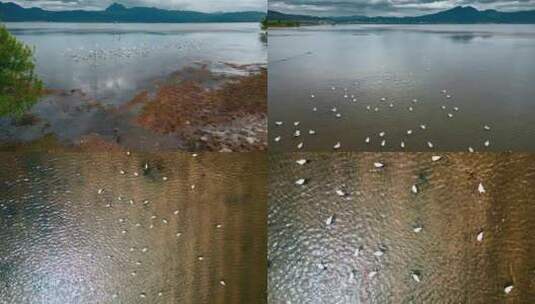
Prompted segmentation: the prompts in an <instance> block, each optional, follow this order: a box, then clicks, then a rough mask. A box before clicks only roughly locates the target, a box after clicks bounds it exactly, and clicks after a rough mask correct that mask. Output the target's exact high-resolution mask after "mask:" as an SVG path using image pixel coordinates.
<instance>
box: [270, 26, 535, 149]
mask: <svg viewBox="0 0 535 304" xmlns="http://www.w3.org/2000/svg"><path fill="white" fill-rule="evenodd" d="M533 58H535V26H533V25H340V26H313V27H303V28H297V29H275V30H270V32H269V79H270V82H269V111H270V112H269V115H270V116H269V118H270V147H271V149H273V150H274V151H294V150H297V145H298V144H299V143H303V147H302V149H304V150H308V151H329V150H332V149H333V147H334V145H336V143H338V142H340V150H368V151H377V150H385V151H399V150H408V151H422V150H424V151H425V150H429V149H430V148H429V144H428V142H430V143H431V145H432V146H433V149H438V150H445V151H468V149H469V147H471V148H472V149H474V150H475V151H481V150H500V151H504V150H514V151H534V150H535V141H533V138H535V128H534V127H533V126H534V125H535V103H534V102H533V100H534V96H535V86H533V79H535V61H534V60H533ZM333 87H334V89H333ZM443 90H445V92H443ZM311 94H314V98H312V97H311ZM345 96H347V98H346V97H345ZM415 99H416V101H413V100H415ZM443 107H444V108H443ZM314 108H316V109H315V111H314ZM409 108H412V111H410V109H409ZM337 114H340V115H339V116H340V117H337ZM450 116H451V117H450ZM276 122H279V123H280V122H282V123H283V124H282V125H281V126H277V125H276V124H275V123H276ZM294 122H299V125H298V126H294ZM421 125H424V127H425V130H424V129H422V127H421ZM485 126H487V127H489V128H490V130H486V129H489V128H486V127H485ZM296 130H299V131H300V132H301V136H298V137H294V136H293V135H294V132H295V131H296ZM309 130H313V131H315V135H309V134H308V132H309ZM409 130H411V131H412V132H410V131H409ZM408 131H409V133H412V134H409V135H408V134H407V132H408ZM381 132H385V134H384V135H383V136H380V135H379V134H380V133H381ZM277 137H280V140H279V142H274V140H275V138H277ZM367 137H369V143H366V138H367ZM382 140H385V142H384V145H383V146H382V145H381V142H382ZM402 141H403V142H404V145H405V148H404V149H403V148H402V147H401V142H402ZM486 141H488V145H486V144H485V142H486Z"/></svg>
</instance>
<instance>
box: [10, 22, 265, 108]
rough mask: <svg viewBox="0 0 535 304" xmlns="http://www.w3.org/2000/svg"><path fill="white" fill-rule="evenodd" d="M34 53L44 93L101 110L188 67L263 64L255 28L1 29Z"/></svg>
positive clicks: (12, 26)
mask: <svg viewBox="0 0 535 304" xmlns="http://www.w3.org/2000/svg"><path fill="white" fill-rule="evenodd" d="M6 27H7V28H8V30H9V31H10V32H11V33H13V34H14V35H15V36H17V37H18V38H19V39H21V40H22V41H24V42H25V43H27V44H28V45H30V46H32V47H35V56H36V63H37V74H38V75H39V77H41V78H42V80H43V81H44V83H45V86H46V87H49V88H54V89H63V90H73V89H81V90H82V91H83V92H85V93H86V94H88V95H89V96H91V97H92V98H94V99H97V100H98V101H100V102H102V103H105V104H120V103H123V102H126V101H128V100H129V99H131V98H132V97H133V96H134V94H135V93H136V92H138V91H140V90H142V89H145V88H146V87H147V84H148V83H149V82H151V81H153V80H155V79H158V78H162V77H164V76H167V75H168V74H169V73H171V72H174V71H177V70H179V69H181V68H183V67H184V66H190V65H192V64H193V63H194V62H206V63H209V64H211V67H212V68H213V69H214V70H220V71H225V70H228V68H227V67H225V65H223V64H222V63H229V62H230V63H235V64H253V63H263V62H265V61H266V45H265V43H263V42H262V41H261V39H260V27H259V25H258V24H256V23H216V24H213V23H211V24H187V23H185V24H135V23H134V24H132V23H118V24H113V23H34V22H24V23H6Z"/></svg>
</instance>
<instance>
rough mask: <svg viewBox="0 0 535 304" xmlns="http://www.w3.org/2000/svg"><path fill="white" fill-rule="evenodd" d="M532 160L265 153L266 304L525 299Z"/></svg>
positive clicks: (531, 280)
mask: <svg viewBox="0 0 535 304" xmlns="http://www.w3.org/2000/svg"><path fill="white" fill-rule="evenodd" d="M433 156H440V158H439V157H435V158H433ZM297 161H299V163H300V164H299V163H297ZM534 164H535V156H533V155H529V154H508V153H503V154H493V153H482V154H480V153H475V154H468V153H459V154H431V153H360V154H359V153H353V154H350V153H323V154H321V153H297V154H275V155H273V156H271V157H270V164H269V176H270V178H269V194H270V196H269V212H268V227H269V228H268V260H269V269H268V273H269V274H268V278H269V279H268V286H269V287H268V298H269V302H271V303H286V302H292V303H297V302H299V303H304V302H310V303H411V302H414V303H423V302H426V303H498V302H507V303H528V302H529V301H530V300H531V299H534V298H535V293H534V289H533V286H534V284H535V262H534V259H533V256H534V255H535V252H534V248H535V238H534V237H533V233H532V231H533V230H534V229H535V223H534V222H533V218H534V217H535V206H534V205H533V203H532V200H533V197H535V190H534V189H535V165H534Z"/></svg>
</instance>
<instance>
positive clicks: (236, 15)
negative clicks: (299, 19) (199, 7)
mask: <svg viewBox="0 0 535 304" xmlns="http://www.w3.org/2000/svg"><path fill="white" fill-rule="evenodd" d="M265 15H266V14H265V13H264V12H230V13H201V12H195V11H173V10H164V9H158V8H154V7H132V8H126V7H125V6H124V5H121V4H117V3H114V4H112V5H110V6H109V7H108V8H107V9H106V10H103V11H84V10H73V11H47V10H43V9H41V8H23V7H21V6H19V5H17V4H15V3H12V2H8V3H2V2H0V20H2V21H9V22H17V21H48V22H151V23H155V22H166V23H172V22H173V23H175V22H176V23H183V22H258V21H260V20H262V19H263V18H264V17H265Z"/></svg>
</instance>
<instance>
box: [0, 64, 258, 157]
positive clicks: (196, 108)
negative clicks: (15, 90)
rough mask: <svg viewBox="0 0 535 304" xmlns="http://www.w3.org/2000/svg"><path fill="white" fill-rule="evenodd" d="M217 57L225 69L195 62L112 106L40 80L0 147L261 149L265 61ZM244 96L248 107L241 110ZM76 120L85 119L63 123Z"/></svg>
mask: <svg viewBox="0 0 535 304" xmlns="http://www.w3.org/2000/svg"><path fill="white" fill-rule="evenodd" d="M223 64H224V65H225V66H227V67H228V68H229V71H217V72H216V71H214V70H213V69H210V68H209V67H208V64H207V63H194V64H192V65H190V66H187V67H185V68H183V69H181V70H178V71H175V72H173V73H171V74H169V75H167V76H165V77H162V78H158V79H155V80H153V81H151V83H150V84H148V85H147V87H146V88H145V89H144V90H142V91H138V92H137V93H136V94H135V95H134V97H133V98H132V99H130V100H127V101H125V102H124V103H122V104H121V105H119V106H115V107H114V106H109V105H105V104H102V103H101V102H99V101H98V100H96V99H92V98H91V97H88V96H87V94H85V93H84V92H83V91H82V90H80V89H72V90H61V89H51V88H46V89H45V91H46V94H45V95H44V96H43V97H42V98H41V100H40V101H39V102H38V103H37V104H36V105H35V106H34V107H32V109H30V110H29V111H28V112H27V113H25V114H24V115H23V116H22V117H20V118H19V119H16V120H15V119H10V121H9V122H8V123H7V125H8V127H9V130H4V132H3V134H1V135H0V136H1V137H2V141H3V144H1V145H0V151H17V152H18V151H27V150H29V151H32V150H36V149H38V150H46V151H91V152H98V151H103V152H105V151H106V152H107V151H125V150H134V151H144V150H150V151H176V150H181V151H201V150H203V151H228V152H230V151H235V152H245V151H258V150H266V149H267V69H266V65H265V64H246V65H241V64H236V63H227V62H225V63H223ZM183 93H184V94H183ZM242 93H247V94H245V95H246V96H248V98H249V99H243V98H241V96H242V95H244V94H242ZM188 94H189V98H184V96H188ZM191 97H195V98H191ZM242 103H248V104H250V105H254V107H253V108H248V111H242V110H241V109H240V108H241V106H243V104H242ZM164 109H167V110H164ZM206 109H211V110H210V111H207V110H206ZM50 113H53V114H50ZM47 115H48V116H47ZM184 117H188V118H187V119H189V120H190V121H189V123H185V122H187V119H186V120H185V119H184ZM6 120H8V119H4V122H3V123H2V125H5V124H6ZM75 123H78V124H79V125H83V127H79V126H75V127H74V128H72V129H74V130H67V129H65V128H67V126H73V124H75ZM69 128H71V127H69ZM84 128H85V129H87V130H88V131H87V132H85V133H84V130H85V129H84ZM4 129H5V128H4ZM77 132H79V134H78V133H77ZM72 134H74V135H72ZM24 137H26V138H24Z"/></svg>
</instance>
